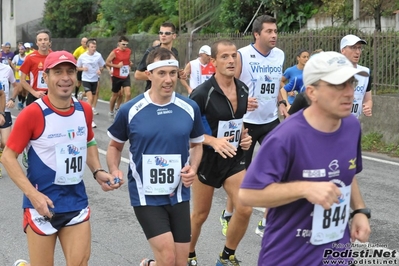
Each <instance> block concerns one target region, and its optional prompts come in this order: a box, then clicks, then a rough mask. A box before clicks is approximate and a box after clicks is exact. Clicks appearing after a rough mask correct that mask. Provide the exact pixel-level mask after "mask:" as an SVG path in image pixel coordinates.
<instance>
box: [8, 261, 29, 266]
mask: <svg viewBox="0 0 399 266" xmlns="http://www.w3.org/2000/svg"><path fill="white" fill-rule="evenodd" d="M28 264H29V262H27V261H26V260H17V261H16V262H14V264H13V265H12V266H25V265H28Z"/></svg>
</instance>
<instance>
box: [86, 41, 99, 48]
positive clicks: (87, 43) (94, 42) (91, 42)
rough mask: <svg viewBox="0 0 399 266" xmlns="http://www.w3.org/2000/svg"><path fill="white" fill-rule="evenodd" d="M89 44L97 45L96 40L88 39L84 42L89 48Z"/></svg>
mask: <svg viewBox="0 0 399 266" xmlns="http://www.w3.org/2000/svg"><path fill="white" fill-rule="evenodd" d="M90 44H95V45H97V41H96V39H89V40H88V41H87V42H86V45H87V47H89V46H90Z"/></svg>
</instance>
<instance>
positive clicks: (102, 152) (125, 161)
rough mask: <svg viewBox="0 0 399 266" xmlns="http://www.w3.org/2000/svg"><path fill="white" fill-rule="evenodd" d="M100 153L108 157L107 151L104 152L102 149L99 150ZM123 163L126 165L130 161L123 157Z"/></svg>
mask: <svg viewBox="0 0 399 266" xmlns="http://www.w3.org/2000/svg"><path fill="white" fill-rule="evenodd" d="M98 153H100V154H102V155H107V151H105V150H102V149H100V148H98ZM121 161H122V162H124V163H127V164H129V159H126V158H124V157H121Z"/></svg>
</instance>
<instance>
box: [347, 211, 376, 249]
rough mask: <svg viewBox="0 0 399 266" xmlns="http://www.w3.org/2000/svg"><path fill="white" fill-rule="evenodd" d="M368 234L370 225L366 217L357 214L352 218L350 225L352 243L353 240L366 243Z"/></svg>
mask: <svg viewBox="0 0 399 266" xmlns="http://www.w3.org/2000/svg"><path fill="white" fill-rule="evenodd" d="M370 233H371V229H370V223H369V219H368V218H367V216H366V215H364V214H362V213H358V214H356V215H355V216H353V219H352V224H351V240H352V242H355V240H359V241H360V242H362V243H364V242H367V241H368V240H369V237H370Z"/></svg>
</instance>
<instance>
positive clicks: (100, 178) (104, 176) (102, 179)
mask: <svg viewBox="0 0 399 266" xmlns="http://www.w3.org/2000/svg"><path fill="white" fill-rule="evenodd" d="M86 163H87V166H88V167H89V168H90V171H91V172H94V171H95V170H96V169H100V168H102V167H101V163H100V159H99V155H98V148H97V145H93V146H90V147H88V148H87V160H86ZM115 177H118V178H119V179H120V182H119V183H118V184H115V183H114V178H115ZM96 180H97V183H98V184H100V186H101V188H102V189H103V190H104V191H109V190H113V189H115V188H119V187H120V186H121V185H123V183H124V180H123V178H122V176H117V175H112V174H109V173H106V172H103V171H99V172H97V174H96ZM108 181H109V182H110V183H111V186H109V185H108V184H107V182H108Z"/></svg>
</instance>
